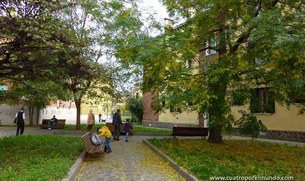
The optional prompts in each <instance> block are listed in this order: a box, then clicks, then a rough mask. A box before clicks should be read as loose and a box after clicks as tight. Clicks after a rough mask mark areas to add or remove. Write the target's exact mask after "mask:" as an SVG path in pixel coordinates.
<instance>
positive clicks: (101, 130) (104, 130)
mask: <svg viewBox="0 0 305 181" xmlns="http://www.w3.org/2000/svg"><path fill="white" fill-rule="evenodd" d="M98 136H105V151H106V152H107V153H109V152H111V151H112V150H111V148H110V140H111V137H112V134H111V131H110V130H109V128H108V127H107V126H103V127H102V128H98Z"/></svg>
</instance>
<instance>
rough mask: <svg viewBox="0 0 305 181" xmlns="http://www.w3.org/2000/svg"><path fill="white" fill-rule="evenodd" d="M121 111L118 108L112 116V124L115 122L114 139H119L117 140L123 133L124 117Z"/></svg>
mask: <svg viewBox="0 0 305 181" xmlns="http://www.w3.org/2000/svg"><path fill="white" fill-rule="evenodd" d="M120 113H121V111H120V110H119V109H118V110H117V111H116V113H114V115H113V117H112V124H114V135H113V140H117V141H119V140H120V139H119V138H120V133H121V125H122V118H121V114H120Z"/></svg>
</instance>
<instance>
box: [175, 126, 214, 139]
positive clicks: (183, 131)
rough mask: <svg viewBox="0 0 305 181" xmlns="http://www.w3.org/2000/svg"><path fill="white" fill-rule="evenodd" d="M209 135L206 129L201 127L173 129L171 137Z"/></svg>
mask: <svg viewBox="0 0 305 181" xmlns="http://www.w3.org/2000/svg"><path fill="white" fill-rule="evenodd" d="M208 134H209V129H208V128H203V127H173V130H172V136H174V137H175V136H202V137H206V136H208Z"/></svg>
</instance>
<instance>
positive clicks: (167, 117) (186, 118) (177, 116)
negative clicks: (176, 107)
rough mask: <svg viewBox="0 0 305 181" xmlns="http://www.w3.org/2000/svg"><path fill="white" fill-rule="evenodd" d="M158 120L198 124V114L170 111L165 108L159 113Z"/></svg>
mask: <svg viewBox="0 0 305 181" xmlns="http://www.w3.org/2000/svg"><path fill="white" fill-rule="evenodd" d="M159 122H163V123H172V124H191V125H198V124H199V122H198V114H197V113H196V112H185V111H183V112H182V113H171V112H170V111H169V110H166V111H165V112H164V113H161V114H160V115H159Z"/></svg>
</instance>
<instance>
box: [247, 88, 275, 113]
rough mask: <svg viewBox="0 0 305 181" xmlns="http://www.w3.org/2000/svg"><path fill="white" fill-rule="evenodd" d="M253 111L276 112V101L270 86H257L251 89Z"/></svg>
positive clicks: (251, 108) (251, 107)
mask: <svg viewBox="0 0 305 181" xmlns="http://www.w3.org/2000/svg"><path fill="white" fill-rule="evenodd" d="M250 111H251V113H274V112H275V102H274V99H273V96H272V94H271V93H270V92H269V91H268V88H257V89H252V90H251V98H250Z"/></svg>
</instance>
